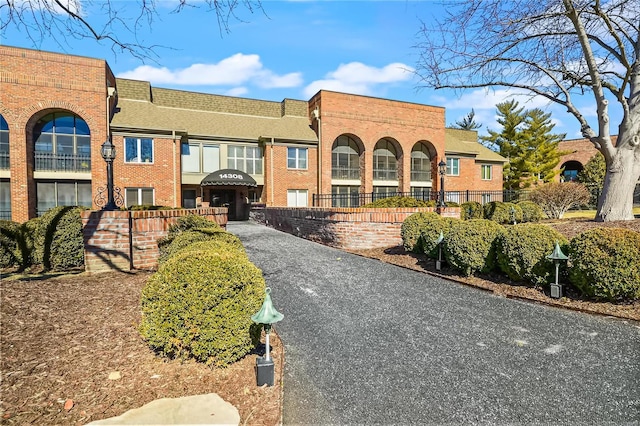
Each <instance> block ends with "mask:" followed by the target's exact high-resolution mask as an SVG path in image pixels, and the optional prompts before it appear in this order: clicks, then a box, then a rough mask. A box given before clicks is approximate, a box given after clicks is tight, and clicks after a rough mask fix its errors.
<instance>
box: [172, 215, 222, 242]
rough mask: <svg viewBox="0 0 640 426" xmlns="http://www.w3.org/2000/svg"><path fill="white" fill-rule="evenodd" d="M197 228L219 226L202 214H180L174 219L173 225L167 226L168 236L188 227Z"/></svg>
mask: <svg viewBox="0 0 640 426" xmlns="http://www.w3.org/2000/svg"><path fill="white" fill-rule="evenodd" d="M197 228H220V229H222V228H221V227H220V225H218V224H217V223H216V222H214V221H212V220H209V219H207V218H206V217H204V216H200V215H197V214H188V215H186V216H180V217H179V218H178V220H177V221H176V223H175V225H171V226H170V227H169V233H168V236H169V237H171V236H174V235H177V234H179V233H180V232H183V231H187V230H189V229H197Z"/></svg>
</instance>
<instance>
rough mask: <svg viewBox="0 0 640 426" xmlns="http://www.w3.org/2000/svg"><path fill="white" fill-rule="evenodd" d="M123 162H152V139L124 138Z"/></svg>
mask: <svg viewBox="0 0 640 426" xmlns="http://www.w3.org/2000/svg"><path fill="white" fill-rule="evenodd" d="M124 161H125V163H153V139H149V138H124Z"/></svg>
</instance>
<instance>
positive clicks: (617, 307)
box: [351, 219, 640, 321]
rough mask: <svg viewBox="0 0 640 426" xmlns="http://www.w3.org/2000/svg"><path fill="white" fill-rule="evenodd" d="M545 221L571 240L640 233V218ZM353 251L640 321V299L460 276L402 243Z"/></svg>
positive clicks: (514, 294)
mask: <svg viewBox="0 0 640 426" xmlns="http://www.w3.org/2000/svg"><path fill="white" fill-rule="evenodd" d="M544 223H546V224H548V225H549V226H551V227H553V228H555V229H557V230H558V231H559V232H560V233H562V234H563V235H564V236H565V237H567V239H571V238H573V237H574V236H576V235H578V234H580V233H581V232H584V231H586V230H589V229H592V228H595V227H610V228H626V229H630V230H633V231H636V232H640V219H636V220H631V221H617V222H606V223H603V222H595V221H593V220H588V219H584V220H580V219H578V220H576V219H567V220H555V221H545V222H544ZM351 252H352V253H354V254H358V255H361V256H365V257H369V258H374V259H378V260H380V261H382V262H386V263H391V264H394V265H398V266H402V267H405V268H409V269H413V270H416V271H421V272H425V273H429V274H432V275H436V276H441V277H443V278H446V279H449V280H452V281H456V282H459V283H461V284H465V285H469V286H473V287H477V288H481V289H484V290H487V291H491V292H493V293H495V294H497V295H500V296H504V297H511V298H517V299H524V300H529V301H532V302H537V303H544V304H547V305H552V306H558V307H562V308H567V309H573V310H578V311H583V312H589V313H593V314H599V315H608V316H615V317H619V318H624V319H630V320H634V321H640V302H638V301H637V302H635V303H628V304H615V303H608V302H599V301H594V300H588V299H585V298H584V297H583V296H582V295H581V294H580V292H579V291H578V290H577V289H575V288H574V287H572V286H570V285H565V286H564V295H565V297H563V298H561V299H554V298H552V297H551V296H550V295H549V291H548V289H543V288H531V287H526V286H524V285H522V283H517V282H514V281H511V280H509V279H508V278H507V277H505V276H503V275H499V274H485V275H478V276H471V277H465V276H462V275H460V274H459V273H458V271H456V270H453V269H449V268H447V266H446V264H444V265H443V268H442V270H441V271H436V268H435V261H434V260H432V259H429V258H427V257H426V256H425V255H422V254H415V253H410V252H407V251H405V249H404V247H402V246H401V245H400V246H394V247H386V248H377V249H368V250H351Z"/></svg>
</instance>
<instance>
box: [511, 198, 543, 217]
mask: <svg viewBox="0 0 640 426" xmlns="http://www.w3.org/2000/svg"><path fill="white" fill-rule="evenodd" d="M516 205H517V206H518V207H520V209H521V210H522V221H523V222H540V220H542V216H543V213H542V207H540V206H539V205H537V204H536V203H534V202H533V201H520V202H518V204H516Z"/></svg>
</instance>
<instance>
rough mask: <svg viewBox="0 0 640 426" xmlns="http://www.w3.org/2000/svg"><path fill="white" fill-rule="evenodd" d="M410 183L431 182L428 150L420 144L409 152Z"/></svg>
mask: <svg viewBox="0 0 640 426" xmlns="http://www.w3.org/2000/svg"><path fill="white" fill-rule="evenodd" d="M411 181H412V182H431V156H430V155H429V148H427V146H426V145H425V144H424V143H422V142H419V143H417V144H415V145H414V146H413V149H412V150H411Z"/></svg>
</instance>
